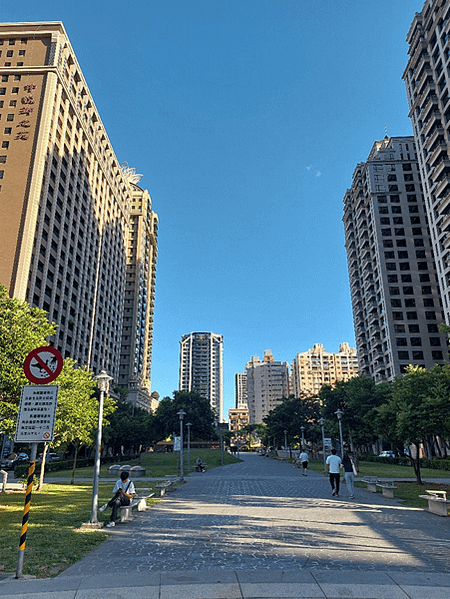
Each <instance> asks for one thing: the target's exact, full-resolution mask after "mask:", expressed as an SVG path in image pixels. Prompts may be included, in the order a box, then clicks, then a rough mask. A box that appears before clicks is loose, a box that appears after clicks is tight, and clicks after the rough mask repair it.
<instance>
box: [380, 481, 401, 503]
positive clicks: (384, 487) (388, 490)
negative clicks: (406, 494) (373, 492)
mask: <svg viewBox="0 0 450 599" xmlns="http://www.w3.org/2000/svg"><path fill="white" fill-rule="evenodd" d="M376 486H377V487H380V488H381V492H382V493H383V497H389V499H394V489H396V488H397V487H396V486H395V485H393V484H390V483H381V482H380V483H376Z"/></svg>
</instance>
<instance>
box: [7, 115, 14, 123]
mask: <svg viewBox="0 0 450 599" xmlns="http://www.w3.org/2000/svg"><path fill="white" fill-rule="evenodd" d="M6 120H7V121H13V120H14V115H13V114H8V115H7V116H6Z"/></svg>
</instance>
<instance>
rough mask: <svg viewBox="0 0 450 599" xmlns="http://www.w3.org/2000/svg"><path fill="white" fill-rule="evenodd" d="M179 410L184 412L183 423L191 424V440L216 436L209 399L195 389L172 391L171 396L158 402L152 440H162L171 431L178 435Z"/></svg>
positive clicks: (213, 416)
mask: <svg viewBox="0 0 450 599" xmlns="http://www.w3.org/2000/svg"><path fill="white" fill-rule="evenodd" d="M180 410H183V412H185V413H186V415H185V416H184V423H185V424H186V423H187V422H190V423H191V424H192V427H191V440H192V441H207V440H210V439H214V438H216V433H215V430H214V419H215V415H214V412H213V410H212V409H211V406H210V403H209V401H208V400H207V399H206V398H205V397H203V396H202V395H200V393H197V392H195V391H174V393H173V398H170V397H165V398H164V399H163V400H162V401H160V403H159V407H158V409H157V411H156V414H155V416H154V419H153V435H154V441H156V442H157V441H162V440H163V439H166V438H167V437H170V435H172V434H173V433H175V434H176V435H179V431H180V417H179V415H178V412H179V411H180Z"/></svg>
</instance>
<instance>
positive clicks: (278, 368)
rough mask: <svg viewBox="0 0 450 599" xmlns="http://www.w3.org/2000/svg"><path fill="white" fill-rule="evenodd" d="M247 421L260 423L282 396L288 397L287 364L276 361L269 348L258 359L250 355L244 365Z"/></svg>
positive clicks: (279, 401)
mask: <svg viewBox="0 0 450 599" xmlns="http://www.w3.org/2000/svg"><path fill="white" fill-rule="evenodd" d="M245 374H246V378H247V402H248V412H249V423H250V424H260V423H261V422H262V421H263V418H264V416H266V415H267V414H268V413H269V412H271V411H272V410H273V409H274V408H276V407H277V406H278V405H279V404H280V403H281V399H282V398H283V397H289V364H288V363H287V362H276V361H275V360H274V357H273V355H272V352H271V351H270V350H269V349H266V351H265V352H264V358H263V359H262V360H260V359H259V358H258V357H257V356H252V357H251V358H250V361H249V362H248V364H247V366H246V367H245Z"/></svg>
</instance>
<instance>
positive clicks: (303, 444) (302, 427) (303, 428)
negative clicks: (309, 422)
mask: <svg viewBox="0 0 450 599" xmlns="http://www.w3.org/2000/svg"><path fill="white" fill-rule="evenodd" d="M300 430H301V431H302V449H303V450H304V449H305V427H304V426H301V427H300Z"/></svg>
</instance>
